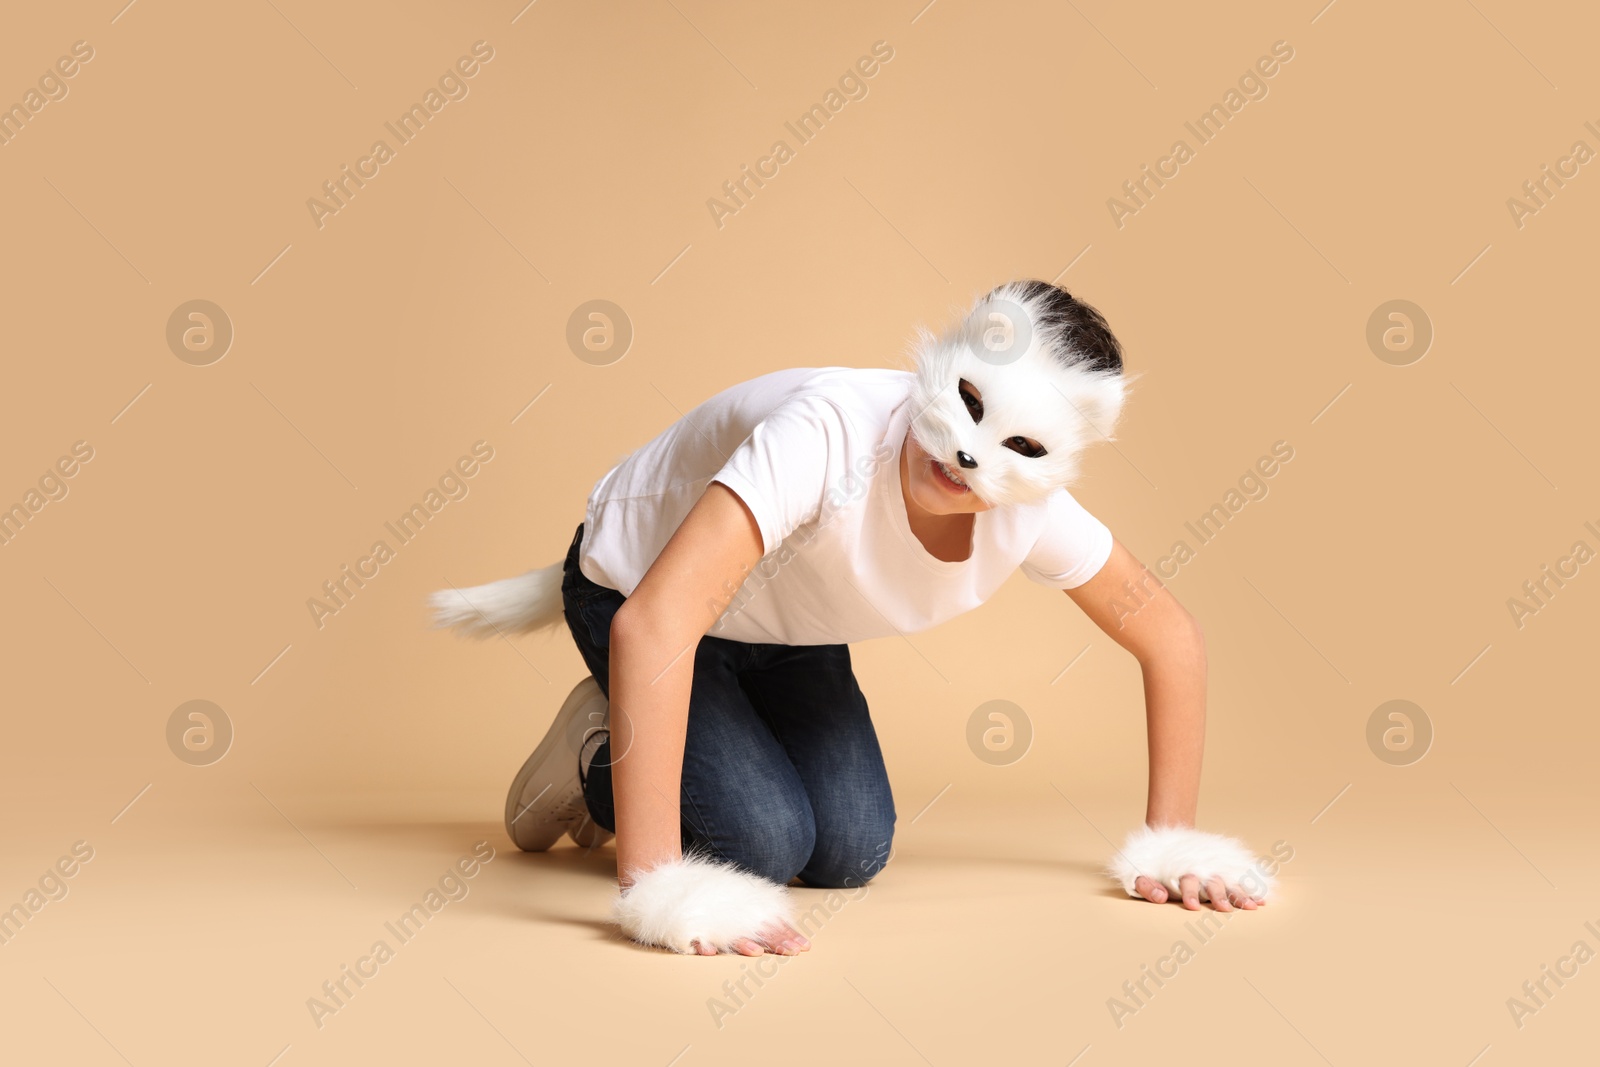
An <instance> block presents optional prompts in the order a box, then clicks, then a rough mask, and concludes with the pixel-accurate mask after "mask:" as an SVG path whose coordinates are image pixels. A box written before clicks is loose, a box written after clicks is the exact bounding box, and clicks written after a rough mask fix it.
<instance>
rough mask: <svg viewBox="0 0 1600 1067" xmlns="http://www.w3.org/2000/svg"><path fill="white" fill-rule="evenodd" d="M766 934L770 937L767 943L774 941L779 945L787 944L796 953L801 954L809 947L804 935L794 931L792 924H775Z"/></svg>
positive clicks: (809, 943)
mask: <svg viewBox="0 0 1600 1067" xmlns="http://www.w3.org/2000/svg"><path fill="white" fill-rule="evenodd" d="M768 933H769V934H770V935H771V936H770V937H769V938H768V940H769V941H774V940H775V941H777V942H780V943H784V944H788V945H790V946H792V947H793V948H794V951H796V952H803V951H805V950H806V949H808V948H810V947H811V942H810V941H807V940H806V938H805V935H803V934H802V933H800V931H799V930H796V929H795V928H794V925H793V924H792V923H787V922H780V923H777V924H775V925H774V926H772V927H771V929H770V930H769V931H768Z"/></svg>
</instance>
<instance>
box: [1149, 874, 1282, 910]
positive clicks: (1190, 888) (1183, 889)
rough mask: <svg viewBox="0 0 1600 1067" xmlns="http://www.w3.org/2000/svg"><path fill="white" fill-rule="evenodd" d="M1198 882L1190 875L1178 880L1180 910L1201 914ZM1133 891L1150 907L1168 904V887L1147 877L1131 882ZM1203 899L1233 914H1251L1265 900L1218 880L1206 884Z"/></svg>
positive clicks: (1198, 880)
mask: <svg viewBox="0 0 1600 1067" xmlns="http://www.w3.org/2000/svg"><path fill="white" fill-rule="evenodd" d="M1200 885H1201V882H1200V879H1199V878H1197V877H1196V876H1194V875H1192V874H1186V875H1184V876H1183V877H1182V878H1179V879H1178V889H1179V890H1180V893H1181V896H1180V898H1179V899H1181V900H1182V901H1183V906H1184V907H1186V908H1188V909H1189V910H1190V911H1199V910H1200ZM1133 888H1134V889H1135V890H1137V891H1138V893H1139V895H1140V896H1141V897H1143V898H1144V899H1146V900H1148V901H1150V902H1151V903H1152V904H1165V903H1166V902H1167V887H1166V886H1164V885H1161V884H1160V883H1159V882H1157V881H1156V880H1155V879H1154V878H1151V877H1150V876H1149V875H1147V874H1141V875H1140V876H1139V877H1137V878H1135V879H1134V880H1133ZM1205 890H1206V896H1207V897H1208V898H1209V899H1210V903H1211V906H1212V907H1213V908H1215V909H1216V910H1217V911H1232V910H1233V909H1234V908H1241V909H1243V910H1245V911H1254V910H1255V909H1256V908H1258V907H1260V906H1261V905H1263V904H1265V903H1266V902H1267V901H1266V898H1265V897H1255V896H1251V895H1250V894H1249V893H1246V892H1245V891H1244V890H1243V889H1241V888H1240V887H1239V886H1236V885H1228V884H1227V883H1226V882H1224V881H1223V880H1222V879H1221V878H1212V879H1211V880H1210V881H1209V882H1206V883H1205Z"/></svg>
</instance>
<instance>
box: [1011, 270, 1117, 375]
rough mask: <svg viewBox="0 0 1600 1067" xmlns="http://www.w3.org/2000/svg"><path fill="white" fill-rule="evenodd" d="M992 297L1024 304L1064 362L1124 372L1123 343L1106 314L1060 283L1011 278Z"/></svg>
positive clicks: (1100, 370)
mask: <svg viewBox="0 0 1600 1067" xmlns="http://www.w3.org/2000/svg"><path fill="white" fill-rule="evenodd" d="M993 297H1003V298H1009V299H1013V300H1017V301H1018V302H1020V303H1021V304H1023V306H1024V307H1026V308H1027V309H1028V310H1029V312H1031V313H1032V315H1033V319H1034V328H1035V329H1037V330H1039V331H1040V332H1041V333H1042V334H1043V335H1044V337H1045V338H1046V339H1047V340H1048V342H1049V346H1050V349H1051V350H1052V351H1053V352H1055V354H1056V357H1057V358H1058V359H1060V360H1061V361H1062V362H1063V363H1066V364H1069V365H1072V364H1083V365H1084V366H1086V367H1087V368H1088V369H1089V370H1091V371H1096V372H1101V373H1107V374H1121V373H1122V345H1121V344H1120V343H1119V342H1118V341H1117V338H1116V335H1115V334H1113V333H1112V332H1111V327H1110V326H1109V325H1108V324H1107V323H1106V319H1105V316H1104V315H1102V314H1100V312H1098V311H1096V310H1095V309H1094V308H1093V307H1091V306H1090V305H1088V304H1085V303H1084V302H1083V301H1081V300H1079V299H1077V298H1076V297H1074V296H1073V295H1072V294H1071V293H1069V292H1067V291H1066V290H1065V289H1063V288H1061V287H1060V286H1058V285H1052V284H1050V283H1049V282H1041V281H1037V280H1033V279H1029V280H1026V281H1016V282H1008V283H1007V284H1005V285H1001V286H997V287H996V288H995V289H994V290H992V291H991V292H990V293H989V298H993ZM986 299H987V298H986Z"/></svg>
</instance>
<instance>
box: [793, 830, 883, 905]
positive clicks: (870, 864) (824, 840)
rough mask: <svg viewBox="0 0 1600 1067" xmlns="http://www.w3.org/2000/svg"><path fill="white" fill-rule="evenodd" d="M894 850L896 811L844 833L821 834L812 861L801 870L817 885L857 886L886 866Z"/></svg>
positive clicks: (832, 887) (804, 877)
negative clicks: (894, 813)
mask: <svg viewBox="0 0 1600 1067" xmlns="http://www.w3.org/2000/svg"><path fill="white" fill-rule="evenodd" d="M893 851H894V815H893V813H892V812H890V813H889V814H888V816H887V818H882V819H878V820H873V821H861V822H856V823H854V824H853V825H851V826H850V827H849V828H848V829H847V830H845V831H843V832H841V833H835V834H826V835H822V836H821V837H819V840H818V842H817V847H816V849H815V851H814V852H813V853H812V855H811V861H810V862H809V863H808V864H806V866H805V868H804V869H803V870H802V871H801V872H800V878H801V880H802V881H804V882H805V884H806V885H808V886H812V887H814V888H817V889H854V888H857V887H859V886H864V885H866V884H867V883H868V882H870V881H872V879H873V878H874V877H876V876H877V874H878V872H879V871H881V870H883V868H884V865H885V864H886V863H888V862H889V856H890V855H891V854H892V853H893Z"/></svg>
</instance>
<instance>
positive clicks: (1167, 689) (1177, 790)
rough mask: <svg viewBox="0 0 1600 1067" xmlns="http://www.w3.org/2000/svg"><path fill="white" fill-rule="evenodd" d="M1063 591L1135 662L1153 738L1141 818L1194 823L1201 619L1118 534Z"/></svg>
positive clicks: (1200, 738) (1202, 723) (1201, 723)
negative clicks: (1094, 568) (1100, 562)
mask: <svg viewBox="0 0 1600 1067" xmlns="http://www.w3.org/2000/svg"><path fill="white" fill-rule="evenodd" d="M1130 590H1131V592H1130ZM1066 593H1067V595H1068V596H1069V597H1071V598H1072V601H1073V603H1075V604H1077V605H1078V607H1080V608H1082V609H1083V611H1084V614H1086V615H1088V616H1089V618H1091V619H1093V620H1094V623H1095V625H1096V626H1098V627H1100V629H1102V630H1104V631H1105V632H1106V635H1107V636H1108V637H1110V638H1111V639H1112V640H1113V641H1115V642H1116V643H1117V644H1119V645H1121V646H1122V647H1123V648H1125V649H1127V650H1128V651H1129V652H1131V653H1132V654H1133V657H1134V658H1135V659H1136V660H1138V661H1139V669H1140V671H1141V673H1142V674H1143V677H1144V693H1145V721H1146V728H1147V731H1148V734H1149V745H1150V785H1149V792H1148V794H1147V798H1146V802H1145V822H1146V824H1148V825H1150V826H1193V825H1194V819H1195V810H1196V808H1197V807H1198V806H1199V803H1200V763H1201V757H1202V756H1203V755H1204V752H1205V744H1206V646H1205V638H1204V637H1203V636H1202V634H1201V632H1200V624H1199V623H1198V622H1196V621H1195V618H1194V616H1193V615H1190V614H1189V612H1188V611H1187V610H1185V609H1184V606H1183V605H1182V604H1180V603H1178V599H1177V598H1176V597H1174V596H1173V595H1172V593H1171V592H1170V591H1168V590H1167V588H1166V587H1165V586H1163V585H1161V583H1160V582H1159V581H1158V580H1157V579H1156V576H1155V575H1154V574H1153V573H1151V572H1150V571H1149V570H1148V569H1147V568H1146V567H1145V566H1144V564H1142V563H1140V562H1139V561H1138V559H1136V558H1135V557H1134V555H1133V553H1132V552H1129V551H1128V549H1127V547H1126V546H1125V545H1123V543H1122V542H1121V541H1117V542H1115V543H1113V545H1112V548H1111V558H1110V559H1108V560H1107V561H1106V564H1105V566H1104V567H1102V568H1100V573H1098V574H1096V575H1095V576H1094V577H1093V578H1091V579H1089V580H1088V581H1087V582H1085V583H1084V584H1083V585H1080V586H1078V587H1077V588H1075V589H1068V590H1066ZM1119 605H1120V606H1119Z"/></svg>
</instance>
